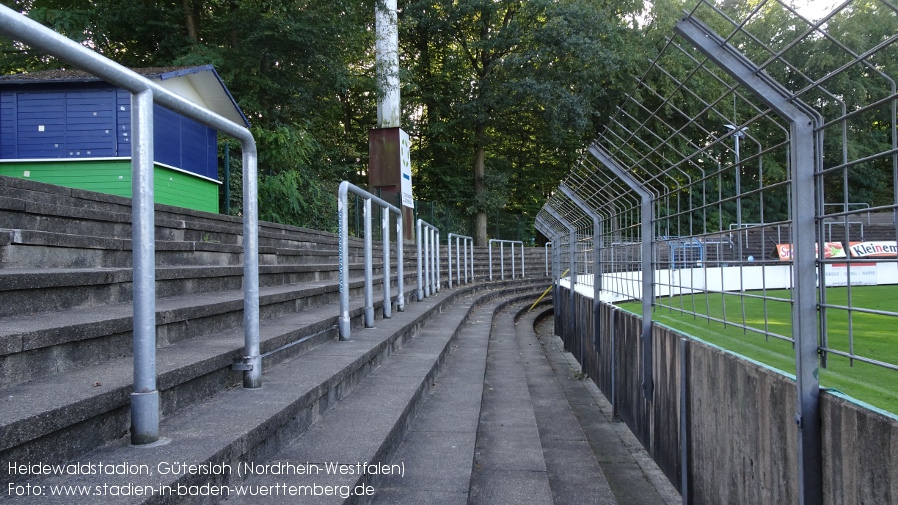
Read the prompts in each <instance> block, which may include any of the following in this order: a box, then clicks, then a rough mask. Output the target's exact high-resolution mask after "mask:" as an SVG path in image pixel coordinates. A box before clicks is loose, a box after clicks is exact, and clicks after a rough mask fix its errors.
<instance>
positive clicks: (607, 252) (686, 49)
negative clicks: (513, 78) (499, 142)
mask: <svg viewBox="0 0 898 505" xmlns="http://www.w3.org/2000/svg"><path fill="white" fill-rule="evenodd" d="M810 4H811V5H814V4H819V2H811V3H810ZM896 42H898V7H896V6H895V4H894V3H893V2H891V1H886V0H848V1H844V2H841V3H840V4H839V5H838V6H836V7H835V8H833V9H832V10H831V12H826V13H813V12H810V11H803V10H797V9H795V8H794V7H792V3H791V2H788V1H786V0H760V1H758V2H752V3H751V5H749V4H748V3H742V2H727V3H718V2H711V1H707V0H704V1H700V2H698V3H697V5H695V7H694V8H692V9H691V10H690V11H688V12H687V13H686V14H685V15H684V16H683V17H682V18H681V19H680V20H679V21H678V22H677V23H676V27H675V30H674V32H673V33H671V34H670V35H669V37H668V38H666V39H665V41H664V44H663V47H662V48H661V50H660V51H659V53H658V55H657V57H656V58H655V59H654V60H653V61H652V62H651V64H650V65H649V67H648V70H646V72H645V73H644V74H643V75H642V76H641V77H640V78H639V79H638V81H637V84H636V87H635V88H634V89H633V90H632V91H631V92H630V93H629V94H627V95H626V97H625V99H624V100H623V102H622V103H621V104H620V106H619V107H618V109H617V111H616V113H615V114H614V115H613V117H611V118H609V119H608V120H607V122H606V124H605V126H604V130H603V131H602V132H601V134H600V135H599V136H598V138H597V139H596V140H595V141H594V142H593V143H592V144H591V145H590V146H588V148H587V149H585V151H586V152H585V154H584V155H583V156H582V158H581V159H580V161H579V162H578V164H577V165H576V166H575V167H573V168H572V169H571V171H570V173H569V174H568V175H567V177H566V178H565V180H564V181H563V182H562V184H561V185H560V187H559V188H558V190H557V191H555V193H554V194H553V195H552V196H551V197H550V198H549V200H548V201H547V202H546V204H545V205H544V206H543V208H542V210H541V211H540V212H539V214H538V216H537V218H536V227H537V229H539V230H540V231H541V232H543V233H544V234H545V235H546V236H547V237H548V238H549V239H550V240H552V242H553V252H554V256H555V260H554V261H555V265H556V266H555V268H554V269H553V272H554V275H555V277H556V278H557V279H558V280H559V282H558V285H561V286H565V287H569V286H571V285H572V284H573V285H574V289H578V290H580V292H582V293H584V294H588V295H589V296H593V297H594V300H596V301H597V302H598V301H599V300H601V301H602V302H611V303H616V302H623V303H625V304H626V303H628V301H630V303H631V304H628V305H624V306H625V307H627V308H629V309H630V310H633V311H636V312H640V311H641V313H642V314H643V315H645V316H646V317H644V318H643V327H642V339H643V340H642V345H643V359H642V373H643V377H642V380H643V384H642V388H643V395H644V398H646V399H648V400H651V398H652V395H653V386H654V384H653V377H652V362H651V356H652V349H651V342H652V339H651V325H652V322H653V321H655V322H662V323H664V324H666V325H668V326H672V327H674V328H677V329H679V330H680V331H683V332H684V333H687V334H691V335H694V336H697V337H699V338H703V339H708V340H711V341H712V342H713V343H717V344H719V345H721V346H723V347H727V348H730V349H733V350H734V351H735V352H737V353H739V354H743V355H747V356H749V357H752V358H753V359H756V360H758V361H764V362H767V363H768V364H770V365H771V366H773V367H775V368H779V369H781V370H784V371H786V372H789V373H794V374H795V376H796V379H797V380H796V383H797V388H798V397H799V400H798V405H797V415H796V422H797V425H798V429H799V447H798V460H799V467H800V470H801V485H800V487H801V489H800V495H801V501H802V502H803V503H814V502H818V501H819V493H820V489H821V485H820V475H821V472H820V465H821V457H822V456H821V455H820V449H819V447H820V445H819V444H820V442H819V440H820V417H819V391H820V388H819V386H820V384H821V383H822V385H823V386H825V387H830V388H836V389H839V390H842V391H844V392H846V393H847V394H849V395H852V396H854V397H855V398H858V399H860V400H863V401H865V402H867V403H871V404H873V405H875V406H877V407H880V408H882V409H885V410H890V411H891V412H898V410H896V406H898V398H896V394H898V393H896V389H895V388H894V384H896V382H898V373H896V372H898V345H896V344H898V338H896V337H895V335H894V328H898V302H896V300H898V297H896V296H895V293H896V291H898V288H896V287H895V285H896V284H898V258H896V253H895V251H896V242H895V241H896V235H898V221H896V214H898V131H896V129H898V124H896V123H898V119H896V105H898V94H896V79H898V44H896ZM561 265H563V266H561ZM565 269H568V270H569V271H570V272H569V273H564V270H565ZM633 301H635V304H632V303H633ZM572 306H573V304H572ZM596 317H597V316H596ZM562 318H567V320H562V321H561V323H562V324H564V325H575V324H577V323H578V321H576V320H575V319H574V318H573V317H570V315H562ZM595 326H596V328H598V327H599V325H598V324H596V325H595ZM889 328H890V329H891V330H889ZM566 331H567V330H566ZM597 331H598V330H597ZM821 368H822V370H821Z"/></svg>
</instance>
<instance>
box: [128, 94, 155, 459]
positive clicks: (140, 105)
mask: <svg viewBox="0 0 898 505" xmlns="http://www.w3.org/2000/svg"><path fill="white" fill-rule="evenodd" d="M131 131H132V132H133V137H132V139H131V170H132V171H133V177H132V180H131V198H132V201H131V223H132V224H131V238H132V241H133V244H134V247H133V252H132V254H133V283H134V289H133V292H134V295H133V296H134V319H133V327H134V335H133V342H134V343H133V352H134V392H133V393H131V443H132V444H137V445H141V444H147V443H152V442H155V441H156V440H158V439H159V391H158V390H157V389H156V259H155V258H156V246H155V238H154V208H153V93H152V92H151V91H150V90H149V89H147V90H144V91H142V92H140V93H134V94H132V95H131Z"/></svg>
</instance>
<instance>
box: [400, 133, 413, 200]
mask: <svg viewBox="0 0 898 505" xmlns="http://www.w3.org/2000/svg"><path fill="white" fill-rule="evenodd" d="M399 168H400V171H401V173H402V180H401V181H400V189H401V192H402V206H403V207H409V208H411V209H414V208H415V198H414V196H412V144H411V141H410V140H409V137H408V133H405V131H404V130H399Z"/></svg>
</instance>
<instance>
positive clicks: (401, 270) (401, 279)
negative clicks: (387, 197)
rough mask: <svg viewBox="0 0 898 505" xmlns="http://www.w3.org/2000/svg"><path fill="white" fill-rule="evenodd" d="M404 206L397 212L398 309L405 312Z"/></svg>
mask: <svg viewBox="0 0 898 505" xmlns="http://www.w3.org/2000/svg"><path fill="white" fill-rule="evenodd" d="M402 228H403V219H402V208H399V209H398V212H397V213H396V284H397V288H396V291H397V293H396V310H398V311H399V312H405V266H404V265H403V264H402V263H403V261H404V260H405V251H404V250H403V249H405V247H404V245H405V242H404V240H405V237H404V236H403V231H402Z"/></svg>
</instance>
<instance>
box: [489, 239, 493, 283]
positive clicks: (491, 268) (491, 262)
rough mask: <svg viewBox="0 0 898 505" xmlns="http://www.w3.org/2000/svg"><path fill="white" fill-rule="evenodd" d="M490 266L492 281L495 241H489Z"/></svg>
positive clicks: (491, 278)
mask: <svg viewBox="0 0 898 505" xmlns="http://www.w3.org/2000/svg"><path fill="white" fill-rule="evenodd" d="M489 266H490V281H492V280H493V241H492V240H490V241H489Z"/></svg>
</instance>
